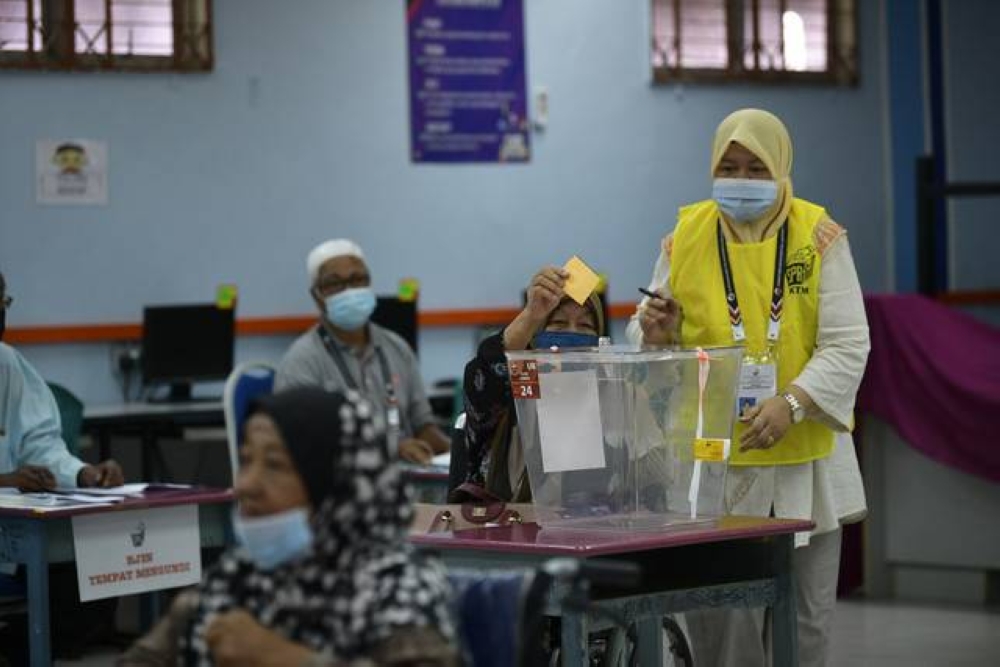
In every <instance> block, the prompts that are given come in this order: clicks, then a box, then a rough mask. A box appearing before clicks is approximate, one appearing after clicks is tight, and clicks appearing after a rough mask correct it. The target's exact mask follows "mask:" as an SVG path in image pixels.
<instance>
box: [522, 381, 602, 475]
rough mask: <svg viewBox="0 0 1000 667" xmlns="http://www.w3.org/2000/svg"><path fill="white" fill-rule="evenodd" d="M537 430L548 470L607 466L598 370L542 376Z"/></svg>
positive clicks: (543, 462) (543, 458)
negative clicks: (598, 390)
mask: <svg viewBox="0 0 1000 667" xmlns="http://www.w3.org/2000/svg"><path fill="white" fill-rule="evenodd" d="M539 389H540V392H539V393H540V394H541V397H540V398H539V399H538V401H537V403H538V431H539V437H540V438H541V444H542V470H543V471H545V472H546V473H551V472H563V471H567V470H591V469H594V468H603V467H604V465H605V464H604V435H603V433H604V431H603V428H602V426H601V404H600V401H599V400H598V398H597V372H596V371H594V370H587V371H571V372H568V373H543V374H542V375H540V376H539Z"/></svg>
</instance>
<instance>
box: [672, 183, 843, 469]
mask: <svg viewBox="0 0 1000 667" xmlns="http://www.w3.org/2000/svg"><path fill="white" fill-rule="evenodd" d="M825 217H826V211H825V210H824V209H823V208H822V207H820V206H817V205H815V204H812V203H809V202H807V201H805V200H802V199H794V200H793V201H792V208H791V212H790V213H789V215H788V222H787V224H788V251H787V262H786V267H785V296H784V309H783V312H782V316H781V330H780V333H779V336H778V344H777V353H778V389H779V391H780V390H781V389H782V388H784V387H787V386H788V385H789V384H790V383H791V382H792V380H794V379H795V378H796V377H798V375H799V373H800V372H801V371H802V369H803V368H804V367H805V365H806V363H807V362H808V361H809V359H810V358H811V357H812V355H813V351H814V350H815V348H816V332H817V328H818V317H819V275H820V263H821V261H822V258H821V257H820V254H819V252H817V250H816V246H815V244H814V241H813V230H814V229H815V227H816V224H817V223H818V222H819V221H820V220H822V219H823V218H825ZM718 221H719V209H718V206H717V205H716V203H715V202H714V201H711V200H708V201H702V202H698V203H696V204H691V205H690V206H685V207H683V208H681V210H680V214H679V217H678V222H677V228H676V229H675V230H674V237H673V250H672V253H671V260H670V290H671V292H672V293H673V295H674V298H676V299H677V300H678V301H679V302H680V304H681V306H682V307H683V309H684V318H683V321H682V323H681V343H682V344H683V345H684V346H685V347H694V346H702V347H713V346H723V345H733V344H735V341H734V340H733V330H732V326H731V325H730V321H729V310H728V307H727V305H726V298H725V288H724V283H723V280H722V268H721V263H720V260H719V252H718V247H717V238H716V234H717V231H716V226H717V225H718ZM726 247H727V250H728V253H729V259H730V263H731V266H732V273H733V282H734V285H735V287H736V295H737V298H738V300H739V305H740V310H741V312H742V315H743V324H744V327H745V331H746V341H745V344H746V348H747V350H748V351H750V352H760V351H763V350H765V349H766V346H767V323H768V319H769V313H770V308H771V289H772V287H773V281H774V258H775V252H777V236H772V237H771V238H769V239H765V240H764V241H761V242H760V243H727V244H726ZM734 410H735V406H734ZM745 429H746V426H744V425H743V424H742V423H740V422H736V426H735V429H734V432H733V438H734V440H733V443H734V446H733V451H732V458H731V459H730V463H731V464H734V465H788V464H794V463H804V462H806V461H812V460H815V459H819V458H823V457H824V456H828V455H829V454H830V452H831V451H832V450H833V431H832V430H831V429H830V428H828V427H826V426H824V425H822V424H820V423H818V422H815V421H811V420H806V421H803V422H802V423H800V424H795V425H793V426H792V427H791V428H790V429H789V430H788V431H787V432H786V433H785V435H784V436H783V437H782V438H781V440H780V441H778V443H777V444H776V445H775V446H774V447H772V448H770V449H754V450H750V451H748V452H742V453H741V452H740V451H739V441H740V437H741V436H742V434H743V431H744V430H745Z"/></svg>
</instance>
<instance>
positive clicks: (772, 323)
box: [716, 222, 788, 415]
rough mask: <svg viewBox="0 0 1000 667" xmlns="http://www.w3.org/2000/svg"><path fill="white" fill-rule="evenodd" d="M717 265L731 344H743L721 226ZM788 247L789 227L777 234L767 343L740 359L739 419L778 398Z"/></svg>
mask: <svg viewBox="0 0 1000 667" xmlns="http://www.w3.org/2000/svg"><path fill="white" fill-rule="evenodd" d="M716 238H717V246H718V250H719V263H720V265H721V267H722V282H723V286H724V288H725V290H726V304H727V306H728V308H729V324H730V326H731V327H732V330H733V340H735V341H736V342H737V343H745V342H746V331H745V329H744V327H743V314H742V312H741V311H740V304H739V300H738V299H737V297H736V284H735V281H734V280H733V272H732V267H731V265H730V263H729V253H728V252H727V250H726V239H725V236H724V235H723V233H722V225H721V224H720V225H719V226H718V227H717V228H716ZM787 247H788V223H787V222H786V223H785V224H783V225H782V226H781V229H780V230H779V231H778V248H777V252H776V253H775V258H774V283H773V287H772V290H771V308H770V317H769V318H768V322H767V342H766V346H765V349H764V351H763V352H760V351H753V350H748V351H747V353H746V355H744V357H743V368H742V370H741V371H740V387H739V392H738V394H737V399H736V414H738V415H742V414H744V413H745V412H746V411H747V410H749V409H750V408H753V407H756V406H758V405H760V404H761V403H763V402H764V401H766V400H767V399H769V398H771V397H772V396H776V395H777V394H778V337H779V335H780V332H781V314H782V312H783V311H784V297H785V283H784V275H785V250H786V248H787Z"/></svg>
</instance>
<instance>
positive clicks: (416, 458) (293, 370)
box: [275, 239, 449, 463]
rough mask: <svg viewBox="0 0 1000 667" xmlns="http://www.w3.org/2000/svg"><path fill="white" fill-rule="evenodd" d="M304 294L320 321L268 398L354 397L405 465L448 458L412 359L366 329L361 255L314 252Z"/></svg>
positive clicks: (351, 245)
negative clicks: (377, 409)
mask: <svg viewBox="0 0 1000 667" xmlns="http://www.w3.org/2000/svg"><path fill="white" fill-rule="evenodd" d="M306 270H307V271H308V272H309V281H310V288H309V293H310V295H311V296H312V298H313V301H315V302H316V307H317V308H318V309H319V312H320V318H319V322H317V323H316V325H315V326H313V327H312V328H311V329H310V330H309V331H307V332H306V333H305V334H303V335H302V336H300V337H299V338H298V339H297V340H296V341H295V342H294V343H293V344H292V347H291V348H290V349H289V350H288V352H287V353H286V354H285V356H284V358H283V359H282V360H281V364H280V365H279V366H278V375H277V377H276V379H275V390H276V391H277V390H281V389H286V388H288V387H296V386H320V387H324V388H326V389H328V390H335V391H344V390H347V389H356V390H358V391H361V392H362V393H363V394H365V395H366V396H367V397H368V398H369V399H370V400H372V401H373V402H374V403H375V404H376V405H381V406H382V408H383V409H384V410H385V418H386V425H387V430H388V432H389V438H390V444H394V443H398V447H399V456H400V458H401V459H403V460H405V461H411V462H414V463H427V462H429V461H430V459H431V457H432V456H433V455H434V454H438V453H441V452H446V451H448V447H449V443H448V439H447V438H446V437H445V435H444V433H442V432H441V429H439V428H438V427H437V426H436V425H435V424H434V414H433V412H432V411H431V405H430V401H429V400H428V399H427V391H426V390H425V389H424V385H423V381H422V380H421V378H420V369H419V367H418V365H417V358H416V355H414V353H413V350H412V349H410V346H409V345H408V344H407V343H406V341H404V340H403V339H402V338H400V337H399V336H398V335H396V334H395V333H393V332H392V331H389V330H388V329H385V328H383V327H380V326H379V325H377V324H375V323H373V322H370V321H369V318H370V317H371V314H372V312H374V310H375V292H374V291H372V288H371V274H370V273H369V272H368V266H367V264H366V263H365V256H364V253H363V252H362V251H361V248H360V247H359V246H358V244H357V243H355V242H353V241H350V240H348V239H332V240H330V241H326V242H324V243H321V244H319V245H318V246H316V247H315V248H313V249H312V251H311V252H310V253H309V256H308V257H307V259H306Z"/></svg>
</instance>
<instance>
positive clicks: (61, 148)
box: [35, 139, 108, 205]
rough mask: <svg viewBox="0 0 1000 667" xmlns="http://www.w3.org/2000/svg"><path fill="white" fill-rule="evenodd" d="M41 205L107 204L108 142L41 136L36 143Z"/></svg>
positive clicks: (36, 166) (36, 173)
mask: <svg viewBox="0 0 1000 667" xmlns="http://www.w3.org/2000/svg"><path fill="white" fill-rule="evenodd" d="M35 175H36V179H37V188H38V189H37V194H36V199H37V201H38V203H39V204H90V205H103V204H107V203H108V144H107V142H106V141H93V140H90V139H59V140H57V139H42V140H39V141H38V142H36V144H35Z"/></svg>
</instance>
